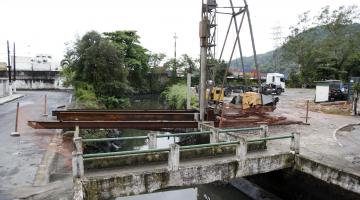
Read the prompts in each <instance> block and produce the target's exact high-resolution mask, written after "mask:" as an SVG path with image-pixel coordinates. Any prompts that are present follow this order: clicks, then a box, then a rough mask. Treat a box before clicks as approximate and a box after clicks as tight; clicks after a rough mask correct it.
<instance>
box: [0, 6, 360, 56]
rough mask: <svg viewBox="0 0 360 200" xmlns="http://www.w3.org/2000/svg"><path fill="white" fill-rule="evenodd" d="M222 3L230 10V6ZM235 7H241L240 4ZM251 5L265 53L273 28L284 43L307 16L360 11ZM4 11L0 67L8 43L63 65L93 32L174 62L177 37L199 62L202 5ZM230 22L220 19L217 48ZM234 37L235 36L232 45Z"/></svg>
mask: <svg viewBox="0 0 360 200" xmlns="http://www.w3.org/2000/svg"><path fill="white" fill-rule="evenodd" d="M223 2H224V3H223ZM218 3H219V4H221V5H225V6H227V5H228V2H227V0H218ZM234 3H235V4H237V5H240V4H242V0H234ZM248 4H249V8H250V14H251V20H252V23H253V30H254V36H255V43H256V49H257V52H258V53H264V52H267V51H269V50H272V49H273V43H274V42H273V40H272V39H271V38H272V37H273V36H272V35H271V33H272V32H273V30H272V27H274V26H277V25H281V27H282V32H283V36H284V37H285V36H287V34H288V27H289V26H290V25H293V24H295V23H296V22H297V18H298V15H299V14H301V13H303V12H305V11H307V10H310V11H313V12H314V13H317V12H319V11H320V9H321V8H322V7H324V6H326V5H330V7H331V8H337V7H339V6H340V5H360V0H341V1H340V0H297V1H294V0H272V1H269V0H248ZM0 8H1V11H0V24H1V26H2V27H1V31H0V61H1V60H2V61H4V60H5V59H6V40H10V41H11V42H14V41H15V42H16V45H17V55H19V56H20V55H23V56H33V55H35V54H37V53H48V54H52V55H53V56H54V57H55V58H57V59H59V60H60V59H61V58H62V56H63V54H64V51H65V43H71V42H73V41H74V40H75V38H76V37H81V36H82V35H83V34H84V33H86V32H87V31H89V30H96V31H98V32H106V31H115V30H125V29H126V30H137V31H138V34H139V36H140V37H141V39H140V41H141V44H142V45H143V46H144V47H145V48H147V49H148V50H149V51H152V52H162V53H165V54H167V55H168V56H173V51H174V39H173V36H174V33H175V32H176V34H177V35H178V40H177V51H178V55H181V54H184V53H188V54H190V55H191V56H197V55H198V54H199V51H200V50H199V38H198V24H199V21H200V12H201V0H153V1H151V0H102V1H99V0H1V1H0ZM227 20H228V19H225V18H223V19H221V20H220V18H219V21H218V24H219V30H218V33H219V37H218V40H217V41H218V43H221V42H222V39H221V36H222V34H224V33H225V31H226V30H225V29H226V26H227V23H228V21H227ZM242 31H243V33H242V34H243V35H244V36H242V40H244V41H243V44H244V54H245V55H251V54H252V53H251V48H250V46H249V44H250V43H248V37H247V35H248V34H247V33H248V30H246V29H244V30H242ZM234 37H235V36H234V33H232V34H230V38H229V39H230V40H233V39H234ZM235 56H238V55H235Z"/></svg>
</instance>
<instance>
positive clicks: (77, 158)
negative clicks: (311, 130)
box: [72, 126, 300, 178]
mask: <svg viewBox="0 0 360 200" xmlns="http://www.w3.org/2000/svg"><path fill="white" fill-rule="evenodd" d="M249 130H260V131H263V132H265V134H266V133H267V126H261V127H255V128H243V129H217V130H216V134H220V133H228V132H239V131H249ZM209 134H210V135H213V134H214V132H213V131H202V132H190V133H177V134H171V135H157V134H156V133H150V134H149V135H148V136H135V137H122V138H101V139H81V137H79V128H78V127H77V128H76V130H75V133H74V139H73V140H74V146H75V151H74V152H73V162H72V164H73V176H74V177H76V178H79V177H82V176H83V175H84V162H83V161H84V159H91V158H102V157H109V156H124V155H134V154H149V153H157V152H169V153H168V169H169V170H177V169H178V168H179V163H180V151H182V150H190V149H199V148H205V147H216V146H236V148H235V149H236V150H235V152H236V158H237V159H240V160H241V159H245V158H246V154H247V144H248V143H253V142H266V141H269V140H279V139H286V138H291V145H290V150H291V151H293V152H294V153H296V154H298V153H299V147H300V134H299V133H292V134H291V135H285V136H274V137H266V135H265V137H263V136H261V137H260V138H252V139H246V138H244V137H239V138H238V140H237V141H228V142H219V141H217V142H215V141H211V142H210V143H208V144H198V145H188V146H180V145H178V144H175V143H173V144H170V145H169V148H157V145H156V138H161V137H182V136H189V135H209ZM137 139H149V149H146V150H132V151H120V152H108V153H94V154H83V152H82V142H85V143H86V142H105V141H121V140H137Z"/></svg>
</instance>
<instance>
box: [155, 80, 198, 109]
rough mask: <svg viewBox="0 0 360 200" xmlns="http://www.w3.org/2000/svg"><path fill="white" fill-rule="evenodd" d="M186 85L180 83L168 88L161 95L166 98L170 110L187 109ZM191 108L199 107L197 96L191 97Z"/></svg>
mask: <svg viewBox="0 0 360 200" xmlns="http://www.w3.org/2000/svg"><path fill="white" fill-rule="evenodd" d="M186 93H187V89H186V85H185V84H182V83H178V84H175V85H172V86H170V87H167V88H166V90H165V91H164V92H162V93H161V96H162V97H163V98H165V100H166V102H167V104H168V106H169V109H185V108H186ZM190 105H191V108H195V107H196V105H197V98H196V96H194V95H192V96H191V103H190Z"/></svg>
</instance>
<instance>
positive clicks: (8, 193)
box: [0, 91, 70, 200]
mask: <svg viewBox="0 0 360 200" xmlns="http://www.w3.org/2000/svg"><path fill="white" fill-rule="evenodd" d="M18 93H19V94H24V97H22V98H20V99H17V100H15V101H11V102H8V103H5V104H3V105H0V125H1V126H0V134H1V140H0V158H1V159H0V200H5V199H14V196H12V195H13V191H15V190H19V188H20V189H21V188H24V187H31V186H32V184H33V182H34V179H35V176H36V173H37V170H38V166H39V164H40V163H41V160H42V158H43V155H44V153H45V152H46V150H47V149H48V145H49V142H50V140H51V138H52V137H53V136H54V135H56V132H55V131H54V130H34V129H31V128H30V127H28V126H27V125H26V121H27V120H30V119H32V120H34V119H40V118H44V117H43V116H42V114H43V113H44V96H45V94H46V95H47V102H48V111H51V110H53V109H55V108H56V107H58V106H62V105H65V104H66V103H67V102H68V100H69V97H70V93H67V92H58V91H18ZM17 102H20V109H19V126H18V132H20V137H11V136H10V133H11V132H12V131H14V129H15V115H16V114H15V113H16V104H17ZM49 117H51V116H49Z"/></svg>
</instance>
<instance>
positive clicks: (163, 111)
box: [52, 109, 199, 116]
mask: <svg viewBox="0 0 360 200" xmlns="http://www.w3.org/2000/svg"><path fill="white" fill-rule="evenodd" d="M67 112H87V113H103V112H106V113H199V111H198V110H195V109H192V110H160V109H153V110H93V109H68V110H53V111H52V116H57V114H58V113H67Z"/></svg>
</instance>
